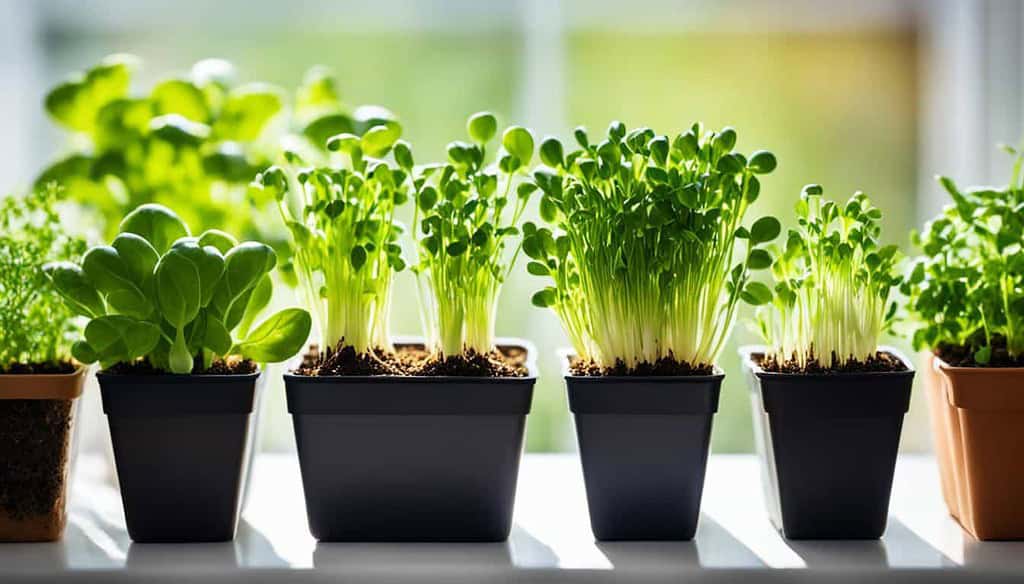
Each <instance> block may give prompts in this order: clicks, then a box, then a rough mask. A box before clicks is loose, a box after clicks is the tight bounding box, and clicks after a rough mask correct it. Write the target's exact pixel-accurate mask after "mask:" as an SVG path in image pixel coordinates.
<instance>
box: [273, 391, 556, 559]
mask: <svg viewBox="0 0 1024 584" xmlns="http://www.w3.org/2000/svg"><path fill="white" fill-rule="evenodd" d="M535 381H536V377H535V376H533V375H531V376H529V377H506V378H479V377H396V376H332V377H310V376H303V375H291V374H288V375H285V387H286V391H287V396H288V411H289V412H290V413H291V414H292V420H293V422H294V426H295V441H296V444H297V446H298V454H299V464H300V467H301V471H302V486H303V490H304V492H305V496H306V512H307V515H308V518H309V530H310V532H311V533H312V534H313V537H315V538H316V539H317V540H319V541H464V542H471V541H503V540H505V539H508V536H509V533H510V531H511V529H512V508H513V502H514V500H515V492H516V480H517V478H518V475H519V461H520V458H521V456H522V451H523V438H524V430H525V423H526V415H527V414H528V413H529V411H530V404H531V402H532V399H533V386H534V382H535Z"/></svg>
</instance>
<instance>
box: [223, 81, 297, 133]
mask: <svg viewBox="0 0 1024 584" xmlns="http://www.w3.org/2000/svg"><path fill="white" fill-rule="evenodd" d="M282 106H283V99H282V97H281V91H280V90H279V89H277V88H276V87H273V86H271V85H267V84H265V83H251V84H248V85H243V86H240V87H237V88H235V89H233V90H231V92H230V93H228V96H227V99H226V100H225V102H224V105H223V108H222V109H221V112H220V116H218V117H217V121H216V123H214V125H213V134H214V136H216V137H217V138H219V139H221V140H236V141H239V142H251V141H252V140H255V139H256V138H258V137H259V135H260V134H261V133H263V129H264V128H265V127H266V125H267V123H268V122H269V121H270V120H271V119H272V118H273V117H274V116H276V115H277V113H278V112H279V111H281V108H282Z"/></svg>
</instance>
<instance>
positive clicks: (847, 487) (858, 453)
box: [741, 347, 914, 539]
mask: <svg viewBox="0 0 1024 584" xmlns="http://www.w3.org/2000/svg"><path fill="white" fill-rule="evenodd" d="M885 350H886V351H887V352H890V353H892V354H894V355H896V356H897V357H899V358H900V359H901V360H902V361H903V362H904V364H906V366H907V370H906V371H899V372H887V373H883V372H873V373H840V374H823V375H801V374H784V373H768V372H765V371H763V370H762V369H761V368H760V367H759V366H758V365H757V362H756V360H755V357H756V356H757V355H758V354H760V353H762V351H763V349H761V348H756V347H753V348H744V349H741V353H742V355H743V359H744V368H745V369H746V371H747V377H748V379H749V381H750V389H751V399H752V404H753V415H754V426H755V437H756V441H757V449H758V454H759V457H760V459H761V465H762V467H761V468H762V481H763V483H764V487H765V495H766V499H767V503H768V506H769V515H770V517H771V520H772V523H774V524H775V526H776V528H778V529H779V530H781V531H782V533H783V535H785V536H786V537H787V538H790V539H878V538H879V537H881V536H882V534H883V533H884V532H885V525H886V521H887V520H888V513H889V495H890V491H891V490H892V479H893V472H894V470H895V468H896V453H897V450H898V449H899V442H900V431H901V429H902V427H903V416H904V414H906V412H907V410H908V409H909V407H910V389H911V386H912V385H913V381H914V371H913V369H912V368H911V365H910V362H909V361H907V359H905V358H903V357H902V356H901V355H899V354H898V353H896V352H895V351H894V350H891V349H885Z"/></svg>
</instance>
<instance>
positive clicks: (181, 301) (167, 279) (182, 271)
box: [156, 250, 202, 331]
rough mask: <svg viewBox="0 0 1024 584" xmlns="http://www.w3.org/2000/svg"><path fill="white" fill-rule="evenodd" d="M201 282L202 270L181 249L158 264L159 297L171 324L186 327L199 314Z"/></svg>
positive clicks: (166, 256) (161, 310) (163, 258)
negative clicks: (200, 272) (200, 273)
mask: <svg viewBox="0 0 1024 584" xmlns="http://www.w3.org/2000/svg"><path fill="white" fill-rule="evenodd" d="M201 290H202V285H201V281H200V276H199V270H198V269H197V268H196V266H195V264H193V263H192V261H190V260H189V259H188V257H187V256H186V255H185V254H184V253H183V252H182V251H180V250H171V251H169V252H167V253H166V254H164V256H163V257H162V258H160V263H159V264H157V267H156V300H157V304H158V306H159V308H160V312H161V314H162V316H163V317H164V320H166V321H167V322H168V323H169V324H170V325H171V326H172V327H174V328H176V329H178V330H179V331H180V330H181V329H184V328H185V325H187V324H188V323H189V322H191V321H192V320H193V319H194V318H195V317H196V315H198V314H199V308H200V300H201V297H200V293H201Z"/></svg>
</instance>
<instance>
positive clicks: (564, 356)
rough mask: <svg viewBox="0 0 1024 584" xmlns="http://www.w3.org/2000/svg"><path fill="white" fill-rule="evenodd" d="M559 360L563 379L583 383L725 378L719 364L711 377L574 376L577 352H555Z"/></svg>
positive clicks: (572, 350) (702, 380)
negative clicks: (573, 369) (572, 364)
mask: <svg viewBox="0 0 1024 584" xmlns="http://www.w3.org/2000/svg"><path fill="white" fill-rule="evenodd" d="M555 354H556V355H558V360H559V362H560V363H561V365H562V377H564V378H565V379H572V380H573V381H578V382H583V383H621V382H623V381H649V382H658V381H663V382H672V383H679V382H681V381H683V382H686V381H692V382H695V383H696V382H704V381H715V380H718V379H724V378H725V371H724V370H723V369H722V368H721V367H719V366H718V365H717V364H715V365H713V369H712V371H714V373H712V374H711V375H573V374H572V372H571V371H570V370H569V361H570V359H571V358H572V357H575V356H576V351H575V350H574V349H572V348H571V347H562V348H560V349H556V350H555Z"/></svg>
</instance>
